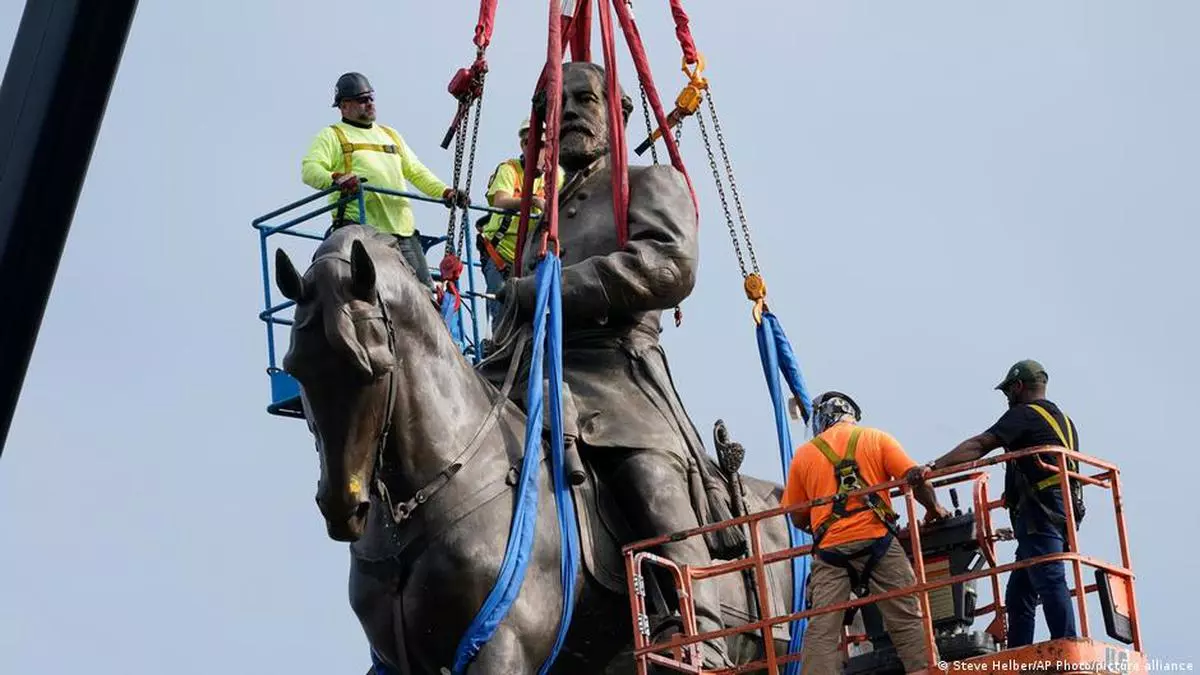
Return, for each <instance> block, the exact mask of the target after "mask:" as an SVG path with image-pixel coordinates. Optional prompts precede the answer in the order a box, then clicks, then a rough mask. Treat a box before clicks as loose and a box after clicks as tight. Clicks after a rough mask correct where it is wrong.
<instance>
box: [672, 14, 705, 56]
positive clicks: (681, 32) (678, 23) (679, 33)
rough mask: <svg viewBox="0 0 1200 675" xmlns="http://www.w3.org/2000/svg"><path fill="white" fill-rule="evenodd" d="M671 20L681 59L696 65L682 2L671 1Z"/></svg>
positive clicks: (693, 44) (690, 30)
mask: <svg viewBox="0 0 1200 675" xmlns="http://www.w3.org/2000/svg"><path fill="white" fill-rule="evenodd" d="M671 18H672V19H675V37H677V38H679V46H680V48H682V49H683V58H684V60H685V61H687V62H688V63H697V62H699V60H700V57H699V56H698V55H697V53H696V43H695V42H693V41H692V29H691V27H690V26H689V25H688V15H687V12H685V11H683V0H671Z"/></svg>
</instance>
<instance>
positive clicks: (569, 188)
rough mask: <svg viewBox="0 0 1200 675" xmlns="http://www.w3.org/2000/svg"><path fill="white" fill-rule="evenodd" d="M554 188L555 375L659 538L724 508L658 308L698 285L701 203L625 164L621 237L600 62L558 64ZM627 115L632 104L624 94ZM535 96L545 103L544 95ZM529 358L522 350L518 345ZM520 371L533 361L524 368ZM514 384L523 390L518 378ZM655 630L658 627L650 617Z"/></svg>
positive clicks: (676, 554)
mask: <svg viewBox="0 0 1200 675" xmlns="http://www.w3.org/2000/svg"><path fill="white" fill-rule="evenodd" d="M562 97H563V99H562V124H561V133H560V139H561V144H560V165H561V166H562V168H563V169H565V170H566V172H567V183H566V185H565V186H562V187H561V191H560V193H559V212H560V220H559V242H560V255H561V258H562V264H563V271H562V293H563V300H562V324H563V373H564V382H565V385H566V389H567V390H569V394H570V396H571V398H572V401H573V405H571V404H566V403H565V404H564V408H565V409H566V410H571V409H574V410H575V411H576V412H577V415H575V416H574V417H575V419H574V420H567V421H566V422H567V424H568V425H570V424H572V422H574V423H576V424H577V427H578V428H577V430H576V432H577V436H576V439H575V442H576V447H577V448H578V449H579V452H580V455H581V456H582V457H583V458H584V459H586V461H587V462H588V463H589V464H591V466H592V467H594V468H595V469H596V471H597V473H599V474H600V475H601V476H602V477H603V478H604V479H605V483H606V484H607V485H608V486H609V487H610V489H611V490H613V492H614V495H615V496H616V498H617V500H618V502H619V503H620V505H621V507H622V511H623V513H624V515H625V517H626V518H627V519H628V520H629V521H630V525H631V526H632V527H633V528H634V529H635V530H636V532H635V534H636V536H638V537H645V538H649V537H655V536H660V535H664V534H669V533H672V532H678V531H681V530H685V529H688V528H694V527H697V526H699V525H701V524H702V523H707V522H716V521H717V520H721V519H723V518H727V517H729V516H728V511H727V510H726V511H724V512H721V509H722V508H727V507H724V506H723V505H722V504H721V503H720V500H717V499H712V498H711V495H710V493H709V490H710V489H711V486H712V483H713V481H714V480H717V479H716V478H714V477H713V476H712V472H715V471H718V469H717V468H716V467H714V466H711V465H709V464H708V459H707V456H706V455H705V452H704V448H703V444H702V442H701V441H700V439H699V435H698V434H697V433H696V429H695V427H694V425H693V424H692V422H691V420H690V419H689V418H688V415H687V412H686V411H685V410H684V407H683V403H682V402H681V401H680V398H679V394H678V392H677V391H676V390H675V386H674V384H673V382H672V380H671V375H670V370H669V368H668V365H667V359H666V354H665V353H664V351H663V348H662V346H661V345H660V344H659V334H660V333H661V331H662V329H661V323H660V322H661V315H662V311H663V310H665V309H671V308H673V307H676V306H677V305H678V304H679V303H680V302H682V301H683V300H684V299H685V298H686V297H687V296H688V295H689V294H690V293H691V291H692V288H693V286H694V284H695V278H696V266H697V259H698V232H697V219H696V211H695V206H694V205H693V202H692V198H691V194H690V192H689V190H688V186H687V183H686V181H685V179H684V176H683V174H682V173H680V172H679V171H678V170H676V169H675V168H674V167H671V166H667V165H661V166H660V165H655V166H631V167H629V236H628V241H627V243H626V244H625V246H624V247H621V246H619V245H618V241H617V229H616V225H615V222H614V219H613V202H612V190H611V182H610V181H611V170H610V167H609V158H608V153H609V140H608V138H609V137H608V105H607V98H606V95H605V73H604V69H603V68H602V67H600V66H598V65H596V64H593V63H587V62H571V63H567V64H564V65H563V84H562ZM621 103H622V112H623V113H624V117H625V119H626V120H628V118H629V114H630V112H631V111H632V109H633V104H632V102H631V101H630V99H629V98H628V97H627V96H625V95H624V93H622V97H621ZM538 105H539V106H541V107H542V108H543V109H544V96H542V95H539V100H538ZM542 226H543V225H539V227H538V228H530V230H531V232H530V234H529V236H528V238H527V240H526V243H525V248H524V251H525V253H524V255H523V259H522V260H521V261H520V264H521V270H522V271H521V275H520V276H519V277H514V278H511V279H509V280H508V281H507V282H506V283H505V285H504V286H503V287H502V288H501V289H500V291H499V292H498V297H499V298H500V299H501V300H502V301H503V302H504V307H503V310H502V313H501V317H500V319H499V321H498V322H497V326H496V331H495V332H496V345H497V351H496V352H495V353H494V354H493V355H492V356H490V357H489V358H488V360H487V361H485V362H484V363H483V364H482V365H481V369H483V371H484V372H485V373H487V374H488V376H489V377H492V378H496V377H497V376H502V375H503V372H504V370H505V369H506V367H507V363H508V361H509V360H510V359H511V354H512V351H513V344H514V343H515V342H516V340H515V336H516V335H517V334H518V332H519V331H520V330H522V328H523V327H524V326H526V325H528V324H529V322H530V319H531V314H532V310H533V306H534V300H535V293H536V279H535V277H534V274H533V273H534V271H535V269H536V265H537V262H538V254H539V251H538V248H539V246H538V243H539V242H540V241H541V234H542V232H541V229H540V228H541V227H542ZM524 352H525V354H524V357H523V358H524V359H525V360H526V362H527V361H528V359H529V352H530V350H528V349H526V350H524ZM524 372H528V371H527V370H525V371H524ZM515 390H520V391H523V390H524V385H521V386H519V387H516V388H515ZM716 541H717V539H716V538H713V539H709V540H708V542H706V541H705V539H704V538H700V537H692V538H689V539H687V540H684V541H675V542H671V543H668V544H665V545H663V546H662V549H661V554H662V555H664V556H665V557H668V558H670V559H671V560H673V561H675V562H676V563H680V564H690V565H707V564H711V562H712V558H713V553H716V554H717V555H718V556H724V557H727V556H729V555H730V554H729V552H728V551H725V552H722V551H720V550H716V551H713V552H710V550H712V549H720V548H721V544H719V543H714V542H716ZM694 602H695V608H696V623H697V628H698V629H699V630H700V631H701V632H709V631H715V630H720V629H721V628H723V623H722V620H721V608H720V597H719V593H718V588H717V587H716V585H715V584H713V583H707V584H706V583H704V582H701V583H698V584H696V587H695V593H694ZM654 629H655V630H658V629H659V627H654ZM703 651H704V660H705V663H706V667H708V668H713V667H721V666H724V665H725V664H727V663H728V660H727V656H726V649H725V645H724V641H723V640H715V641H712V642H711V643H705V644H704V649H703Z"/></svg>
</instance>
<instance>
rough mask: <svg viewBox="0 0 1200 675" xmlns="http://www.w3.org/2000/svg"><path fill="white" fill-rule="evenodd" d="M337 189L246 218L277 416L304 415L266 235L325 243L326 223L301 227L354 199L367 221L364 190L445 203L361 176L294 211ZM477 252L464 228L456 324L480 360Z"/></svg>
mask: <svg viewBox="0 0 1200 675" xmlns="http://www.w3.org/2000/svg"><path fill="white" fill-rule="evenodd" d="M337 191H338V187H337V186H333V187H329V188H326V189H324V190H321V191H319V192H314V193H313V194H311V195H308V196H307V197H304V198H303V199H297V200H296V201H294V202H291V203H289V204H285V205H284V206H281V207H279V208H277V209H275V210H273V211H271V212H269V213H265V214H263V215H261V216H259V217H257V218H255V219H254V220H252V221H251V222H250V225H251V227H253V228H254V229H255V230H256V231H257V232H258V242H259V255H260V264H261V266H262V284H263V309H262V311H261V312H259V314H258V318H259V320H260V321H262V322H263V323H264V324H265V326H266V332H267V375H268V377H269V378H270V382H271V403H270V405H268V406H267V411H268V412H270V413H271V414H274V415H281V416H285V417H302V416H303V411H301V410H300V408H299V386H298V385H297V384H296V382H295V380H293V379H292V377H291V376H290V375H288V374H287V373H285V372H283V370H282V369H280V368H279V366H278V360H277V358H278V356H277V353H276V347H275V339H276V334H275V329H276V327H277V326H290V325H291V324H292V320H291V318H289V317H288V316H286V315H285V314H284V312H286V310H289V309H291V308H292V307H293V306H294V305H295V303H294V302H292V301H291V300H285V301H283V302H279V303H275V302H274V299H273V290H272V286H273V284H272V282H271V261H270V256H269V255H268V241H269V240H270V238H271V237H274V236H287V237H295V238H299V239H307V240H312V241H323V240H324V239H325V236H326V231H325V230H326V229H327V227H328V225H326V226H325V228H324V229H322V230H321V231H320V232H313V231H311V230H305V229H301V226H302V225H304V224H306V223H312V222H314V221H315V219H316V218H317V217H319V216H321V215H323V214H326V213H330V212H332V211H334V210H335V209H339V208H341V207H343V206H345V205H347V204H350V203H351V202H355V201H357V202H358V213H359V219H360V221H361V220H363V219H365V215H364V214H366V193H367V192H375V193H379V194H384V195H391V196H395V197H405V198H407V199H411V200H414V201H419V202H428V203H435V204H442V205H445V204H446V202H445V201H444V200H442V199H439V198H435V197H429V196H426V195H423V194H418V193H413V192H404V191H399V190H392V189H390V188H384V187H376V186H373V185H367V184H366V181H365V180H364V181H362V185H361V186H360V188H359V190H358V192H356V193H355V194H353V195H349V196H346V197H343V198H341V199H338V200H336V201H333V202H330V203H328V204H326V205H324V206H320V207H318V208H314V209H311V210H308V211H305V212H303V213H300V214H299V215H295V213H294V212H295V211H296V210H298V209H300V208H301V207H304V206H306V205H308V204H311V203H313V202H315V201H317V200H319V199H321V198H323V197H327V196H329V195H331V194H333V193H335V192H337ZM468 211H478V212H481V213H498V214H503V215H517V214H516V212H515V211H506V210H504V209H497V208H494V207H491V206H485V205H477V204H468V205H467V207H465V208H464V213H466V212H468ZM282 216H287V217H288V219H287V220H285V221H284V222H282V223H274V224H272V223H271V222H270V221H274V220H276V219H278V218H280V217H282ZM466 220H467V219H466V218H465V217H464V224H463V226H464V227H468V223H467V222H466ZM439 243H446V244H448V245H449V244H452V242H446V237H445V236H441V237H430V236H426V235H422V236H421V245H422V248H423V249H424V250H425V251H426V252H428V250H429V249H430V248H432V247H434V246H436V245H437V244H439ZM476 254H477V252H476V250H475V243H474V237H473V236H472V233H471V232H470V231H469V230H468V231H467V232H465V233H464V235H463V265H464V268H465V277H466V286H467V288H466V289H465V292H462V293H461V294H462V295H463V296H465V299H466V302H464V303H463V306H462V307H461V308H460V310H459V313H458V322H459V330H460V332H461V333H462V335H463V336H464V342H465V343H466V348H465V350H464V352H465V353H467V354H468V355H470V356H471V357H472V359H473V360H474V361H475V362H476V363H478V362H479V360H480V359H481V358H482V354H481V353H480V344H481V340H480V328H479V316H480V312H479V305H478V301H479V300H480V299H484V300H486V299H487V298H488V297H489V296H488V295H487V294H485V293H483V292H481V291H480V290H478V286H477V281H476V275H475V270H476V269H477V268H480V267H481V266H482V264H481V263H482V261H477V260H476V259H475V258H476ZM430 273H431V275H432V276H433V277H434V279H436V280H440V272H439V271H438V270H437V269H436V267H435V268H433V269H431V270H430ZM468 323H469V324H470V333H469V337H467V336H468V332H467V330H466V329H467V324H468Z"/></svg>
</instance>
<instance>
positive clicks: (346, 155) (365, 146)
mask: <svg viewBox="0 0 1200 675" xmlns="http://www.w3.org/2000/svg"><path fill="white" fill-rule="evenodd" d="M329 128H330V129H333V134H334V135H335V136H337V139H338V143H339V144H340V145H341V146H342V167H343V169H342V170H343V171H344V172H345V173H354V169H353V155H354V152H355V151H356V150H369V151H371V152H385V153H387V154H389V155H399V154H400V148H401V147H402V146H403V145H404V143H403V142H401V140H400V136H399V135H398V134H397V133H396V130H395V129H393V128H391V127H389V126H385V125H383V124H380V125H379V128H380V129H383V131H384V133H386V134H387V135H388V136H390V137H391V139H392V141H393V142H394V143H389V144H386V145H385V144H382V143H351V142H350V139H349V138H347V137H346V132H344V131H342V128H341V127H339V126H338V125H336V124H330V125H329ZM360 189H361V188H360ZM345 215H346V203H345V202H343V203H342V204H341V205H340V206H338V210H337V215H335V216H334V217H333V228H331V231H332V230H333V229H336V228H337V227H339V226H340V225H341V224H342V219H343V218H344V217H345ZM358 218H359V220H360V221H362V222H364V223H365V222H366V218H367V214H365V213H360V214H358Z"/></svg>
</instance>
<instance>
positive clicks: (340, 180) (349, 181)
mask: <svg viewBox="0 0 1200 675" xmlns="http://www.w3.org/2000/svg"><path fill="white" fill-rule="evenodd" d="M333 184H334V185H336V186H338V188H339V189H340V190H341V191H342V194H343V195H352V194H355V193H357V192H358V187H359V186H358V176H357V175H355V174H352V173H335V174H333Z"/></svg>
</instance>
